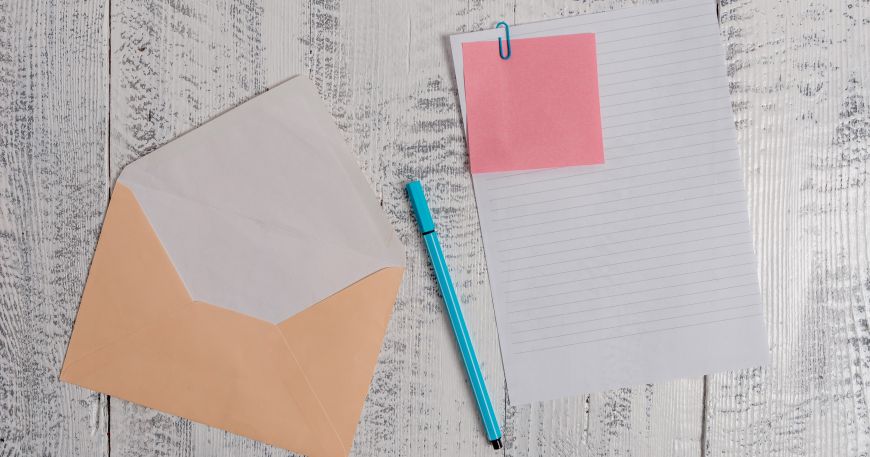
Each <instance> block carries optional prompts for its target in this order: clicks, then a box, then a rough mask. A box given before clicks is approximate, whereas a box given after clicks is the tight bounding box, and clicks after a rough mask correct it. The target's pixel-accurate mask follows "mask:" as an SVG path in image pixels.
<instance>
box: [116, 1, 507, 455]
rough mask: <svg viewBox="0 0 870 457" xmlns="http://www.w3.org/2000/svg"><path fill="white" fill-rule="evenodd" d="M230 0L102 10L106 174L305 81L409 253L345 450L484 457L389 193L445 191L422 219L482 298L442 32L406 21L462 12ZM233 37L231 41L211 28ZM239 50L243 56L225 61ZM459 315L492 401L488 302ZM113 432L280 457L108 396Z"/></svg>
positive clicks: (423, 276) (147, 448)
mask: <svg viewBox="0 0 870 457" xmlns="http://www.w3.org/2000/svg"><path fill="white" fill-rule="evenodd" d="M239 3H240V4H239V5H236V6H231V7H227V6H226V4H225V3H220V2H210V3H209V4H203V5H201V6H199V5H198V6H191V7H187V8H183V9H174V8H173V7H172V6H171V5H153V6H148V7H142V6H140V5H133V4H129V3H126V2H117V3H115V4H114V5H113V10H112V11H113V15H112V30H113V40H112V62H113V66H112V76H113V80H112V87H113V95H112V126H113V129H112V150H111V151H112V152H111V156H112V176H113V177H116V176H117V174H118V173H119V170H120V168H121V167H122V166H123V165H125V164H126V163H129V161H131V160H132V159H134V158H135V157H138V156H141V155H143V154H144V153H147V152H149V151H151V150H153V149H154V148H156V147H158V146H159V145H161V144H163V143H165V142H166V141H168V140H169V139H171V138H172V137H174V136H175V135H177V134H179V133H181V132H183V131H185V130H188V129H189V128H191V127H193V126H195V125H198V124H200V123H202V122H203V121H205V120H206V119H208V118H209V117H211V116H212V115H213V114H215V113H217V112H220V111H222V110H224V109H227V108H229V107H231V106H233V105H234V104H236V103H237V102H238V101H240V100H242V99H244V98H247V97H248V96H249V95H251V94H253V93H256V92H258V91H259V90H262V88H263V87H265V86H266V85H268V84H272V83H274V82H277V81H279V80H281V79H283V78H285V77H287V76H290V75H293V74H296V73H305V74H308V75H309V76H310V77H311V79H312V80H314V82H315V84H316V85H317V86H318V88H319V89H320V92H321V94H322V96H323V97H324V99H325V100H326V102H327V105H328V106H329V107H330V109H331V111H332V113H333V115H334V116H335V118H336V121H337V123H338V125H339V126H340V128H341V129H342V131H343V132H344V134H345V136H346V138H347V140H348V142H349V144H351V146H352V150H353V152H354V153H355V154H356V156H357V158H358V160H359V162H360V166H361V167H362V169H363V170H364V172H365V173H366V175H367V176H368V177H369V179H370V182H371V183H372V186H373V188H374V189H375V191H376V192H377V193H378V194H379V195H380V196H381V199H382V202H383V204H384V207H385V209H386V211H387V213H388V215H389V217H390V219H391V221H392V222H393V223H395V224H396V227H397V229H398V230H399V232H400V234H401V236H402V238H403V241H404V242H405V243H406V244H407V245H408V246H409V247H408V264H409V271H408V273H407V276H406V282H405V285H404V287H403V289H402V291H401V292H400V297H399V300H398V303H397V305H396V311H395V314H394V317H393V319H392V322H391V325H390V328H389V331H388V335H387V337H386V340H385V342H384V348H385V349H384V350H383V351H382V353H381V358H380V363H379V366H378V369H377V372H376V374H375V376H374V379H373V381H372V387H371V391H370V395H369V400H368V403H367V405H366V408H365V410H364V412H363V417H362V419H361V423H360V426H359V430H358V433H357V444H356V446H355V448H354V452H355V453H356V454H359V455H383V454H398V455H406V454H414V455H418V454H424V455H425V454H434V455H442V454H444V453H446V452H454V451H457V450H458V452H459V453H460V455H462V454H475V453H479V452H481V451H483V450H485V449H486V448H487V447H488V446H489V445H488V443H487V442H486V440H485V439H484V438H483V435H482V434H481V433H480V429H479V428H478V427H477V426H468V425H467V424H469V423H473V424H476V423H477V421H478V420H479V419H478V418H477V413H476V411H475V406H474V401H473V399H472V397H471V393H470V390H469V388H468V386H467V384H466V383H465V381H464V376H463V369H462V366H461V365H460V362H459V359H458V358H457V356H456V349H455V343H454V342H453V337H452V333H451V330H450V329H449V324H448V323H447V320H446V316H445V315H444V314H443V312H442V304H441V301H440V299H438V295H437V290H436V288H435V283H434V279H433V278H432V277H431V272H430V271H429V267H428V264H427V261H426V258H425V257H424V254H423V250H422V244H421V242H420V240H419V235H418V234H417V232H416V230H415V229H414V227H413V225H412V221H411V218H410V214H409V213H408V206H407V203H406V197H405V195H404V191H403V189H402V184H404V182H405V181H406V180H407V179H408V178H410V177H411V176H421V177H423V178H430V177H431V178H432V180H431V182H427V184H428V185H432V186H435V187H436V188H437V189H438V192H439V193H441V194H443V195H444V197H443V198H441V199H439V200H438V202H437V203H436V204H435V205H433V207H434V208H433V209H434V210H435V212H436V217H438V218H439V224H441V225H442V226H443V227H444V228H445V230H448V231H449V232H450V233H451V236H450V237H449V239H448V240H447V241H446V242H445V245H444V248H445V251H446V252H447V257H448V261H450V262H451V265H452V266H453V269H454V273H455V276H456V279H457V281H458V282H459V287H460V289H461V294H462V297H463V299H465V300H466V301H467V302H469V303H473V301H472V300H471V298H472V297H488V286H487V285H486V282H485V280H486V278H485V274H484V270H483V268H484V267H483V257H482V250H481V246H480V239H479V234H478V229H477V218H476V213H475V211H474V206H473V198H472V197H471V193H470V179H469V177H468V175H467V173H465V171H464V170H465V168H466V165H465V156H464V152H463V147H462V144H463V139H462V135H461V127H460V125H459V116H458V109H457V105H456V100H455V96H454V94H453V92H452V85H451V84H450V83H449V81H450V80H451V78H450V70H449V67H448V66H445V65H444V62H443V56H444V50H443V49H442V48H440V47H438V46H440V44H441V43H442V41H441V36H440V33H441V27H440V26H437V27H433V26H432V23H431V21H430V20H429V19H428V18H427V16H417V15H416V13H415V12H416V11H419V10H421V9H422V10H426V9H428V8H431V9H432V14H431V15H430V16H428V17H429V18H431V17H442V19H439V20H443V21H445V22H446V21H456V22H457V23H460V22H461V21H464V18H463V16H462V15H461V14H458V13H456V14H450V15H446V16H440V15H439V14H435V11H437V10H438V7H437V5H433V6H431V7H428V6H425V4H424V3H423V2H421V4H420V5H413V4H412V5H407V4H405V3H404V2H401V1H394V2H391V3H390V4H388V5H384V4H383V2H374V1H372V2H319V3H311V4H301V5H300V4H294V5H293V6H292V7H289V8H288V7H287V6H285V5H284V3H282V2H277V1H276V2H262V3H259V4H257V7H256V8H254V9H253V11H250V12H249V10H248V9H245V8H242V7H241V3H242V2H239ZM244 4H247V3H244ZM233 5H235V4H233ZM450 8H454V9H463V8H465V4H464V3H462V4H460V3H459V2H456V5H450ZM383 13H386V14H383ZM412 18H413V20H414V21H416V22H415V23H413V24H412ZM243 28H244V29H245V30H246V31H247V32H246V34H243V35H239V34H231V33H226V32H218V30H221V29H227V30H235V29H243ZM418 28H419V29H418ZM448 30H451V31H453V30H455V28H454V27H453V26H451V28H450V29H448ZM412 34H413V39H412V38H411V36H412ZM409 40H413V41H411V42H412V43H414V45H413V49H414V50H415V52H414V53H411V52H410V51H411V49H412V46H411V45H410V44H409ZM417 43H419V44H417ZM433 43H435V45H434V46H433ZM236 49H244V50H250V51H251V52H253V53H254V56H253V57H247V58H245V59H242V61H241V62H240V61H237V59H238V54H237V53H234V51H233V50H236ZM418 49H419V50H422V51H421V52H417V51H416V50H418ZM214 69H218V70H214ZM433 73H434V74H433ZM242 81H245V82H250V81H256V84H249V85H243V84H241V83H240V82H242ZM409 94H413V95H409ZM436 177H437V180H436V179H435V178H436ZM467 309H468V316H467V317H468V320H469V324H470V325H471V326H472V327H474V328H475V329H476V330H478V332H477V335H476V339H477V340H478V341H479V344H478V349H479V351H480V356H481V360H482V362H483V365H484V370H485V372H486V376H487V377H488V378H489V379H494V380H498V381H497V382H495V383H494V385H493V386H492V387H493V392H494V394H495V396H496V398H503V397H504V395H503V389H502V387H501V380H502V379H503V375H502V373H501V371H500V370H501V365H500V363H499V362H498V360H499V359H498V346H497V339H496V338H495V328H494V322H493V315H492V308H491V305H490V303H489V302H488V301H486V300H482V301H481V302H478V303H474V306H473V307H467ZM493 361H495V362H493ZM501 410H502V405H499V412H500V413H501ZM112 432H113V433H112V436H113V440H112V451H113V454H116V455H134V454H135V455H139V454H145V453H160V454H163V455H179V454H185V455H189V454H196V455H200V454H204V455H213V454H221V455H232V454H238V453H241V452H257V453H277V454H280V453H281V451H279V450H276V449H272V448H268V447H266V446H263V445H260V444H259V443H255V442H252V441H250V440H246V439H243V438H240V437H236V436H233V435H230V434H227V433H224V432H221V431H217V430H214V429H211V428H208V427H204V426H201V425H197V424H191V423H190V422H188V421H185V420H182V419H178V418H175V417H171V416H168V415H164V414H161V413H157V412H154V411H151V410H148V409H146V408H142V407H139V406H136V405H132V404H130V403H127V402H123V401H120V400H116V399H113V400H112Z"/></svg>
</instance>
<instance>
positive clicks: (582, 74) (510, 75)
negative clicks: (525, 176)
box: [462, 33, 604, 173]
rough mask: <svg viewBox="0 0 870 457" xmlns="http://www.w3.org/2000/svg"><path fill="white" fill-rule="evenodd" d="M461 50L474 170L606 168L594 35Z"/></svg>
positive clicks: (492, 43)
mask: <svg viewBox="0 0 870 457" xmlns="http://www.w3.org/2000/svg"><path fill="white" fill-rule="evenodd" d="M511 52H512V53H511V57H510V59H508V60H502V59H501V58H500V57H499V53H498V42H496V41H483V42H474V43H463V44H462V65H463V69H464V70H463V71H464V73H465V103H466V114H467V116H466V117H467V122H468V124H467V135H468V152H469V155H470V162H471V172H472V173H486V172H493V171H511V170H529V169H535V168H556V167H566V166H574V165H591V164H597V163H604V146H603V143H602V140H601V111H600V109H599V104H598V66H597V63H596V59H595V35H594V34H591V33H583V34H575V35H560V36H552V37H544V38H525V39H511Z"/></svg>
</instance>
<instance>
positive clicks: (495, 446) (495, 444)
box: [490, 438, 501, 450]
mask: <svg viewBox="0 0 870 457" xmlns="http://www.w3.org/2000/svg"><path fill="white" fill-rule="evenodd" d="M490 443H492V448H493V449H495V450H499V449H501V438H496V439H494V440H492V441H490Z"/></svg>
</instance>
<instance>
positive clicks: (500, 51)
mask: <svg viewBox="0 0 870 457" xmlns="http://www.w3.org/2000/svg"><path fill="white" fill-rule="evenodd" d="M501 26H504V39H505V41H506V42H507V55H505V53H504V50H503V49H502V47H501V37H498V56H499V57H501V58H502V59H504V60H508V59H510V58H511V28H510V26H509V25H508V24H507V22H505V21H501V22H499V23H498V24H496V26H495V28H499V27H501Z"/></svg>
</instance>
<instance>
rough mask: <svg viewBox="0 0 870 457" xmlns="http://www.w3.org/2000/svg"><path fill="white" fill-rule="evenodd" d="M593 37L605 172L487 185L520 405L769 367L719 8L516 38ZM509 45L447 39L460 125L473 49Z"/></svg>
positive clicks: (490, 36) (490, 248)
mask: <svg viewBox="0 0 870 457" xmlns="http://www.w3.org/2000/svg"><path fill="white" fill-rule="evenodd" d="M581 32H594V33H596V39H597V46H598V63H599V83H600V96H601V111H602V112H601V115H602V126H603V129H604V151H605V164H604V165H601V166H594V167H572V168H562V169H553V170H538V171H526V172H512V173H486V174H476V175H474V176H473V179H474V190H475V194H476V199H477V205H478V212H479V214H480V223H481V228H482V231H483V240H484V248H485V251H486V259H487V265H488V268H489V276H490V282H491V288H492V293H493V299H494V303H495V307H496V317H497V319H498V329H499V338H500V343H501V348H502V357H503V361H504V368H505V373H506V376H507V383H508V394H509V395H510V399H511V401H512V403H514V404H521V403H527V402H530V401H537V400H547V399H553V398H559V397H564V396H570V395H575V394H578V393H581V392H591V391H597V390H602V389H609V388H615V387H621V386H630V385H635V384H641V383H651V382H656V381H662V380H666V379H669V378H676V377H688V376H700V375H703V374H707V373H712V372H716V371H722V370H728V369H736V368H744V367H752V366H758V365H763V364H766V362H767V353H768V350H767V339H766V332H765V328H764V323H763V317H762V306H761V297H760V293H759V287H758V278H757V267H756V259H755V255H754V250H753V244H752V235H751V228H750V225H749V220H748V210H747V202H746V193H745V190H744V187H743V173H742V167H741V162H740V157H739V155H738V150H737V142H736V132H735V128H734V120H733V114H732V111H731V102H730V97H729V91H728V80H727V78H726V69H725V60H724V55H723V48H722V45H721V43H720V39H719V26H718V21H717V18H716V12H715V4H714V2H711V1H708V0H678V1H671V2H664V3H660V4H657V5H652V6H643V7H637V8H631V9H624V10H618V11H614V12H607V13H600V14H593V15H586V16H579V17H571V18H565V19H558V20H553V21H548V22H541V23H533V24H526V25H517V26H513V27H511V38H513V39H521V38H527V37H535V36H546V35H556V34H566V33H581ZM499 34H500V31H499V30H494V29H493V30H485V31H481V32H474V33H467V34H461V35H455V36H453V37H451V47H452V50H453V62H454V68H455V71H456V79H457V84H458V86H459V93H460V101H461V106H462V110H463V115H464V114H465V94H464V87H463V76H462V75H463V72H462V46H461V43H462V42H466V41H481V40H495V39H497V37H498V36H500V35H499ZM506 64H507V65H509V64H510V62H509V61H508V62H506ZM578 84H582V81H578ZM505 96H506V97H509V96H510V94H505Z"/></svg>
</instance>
